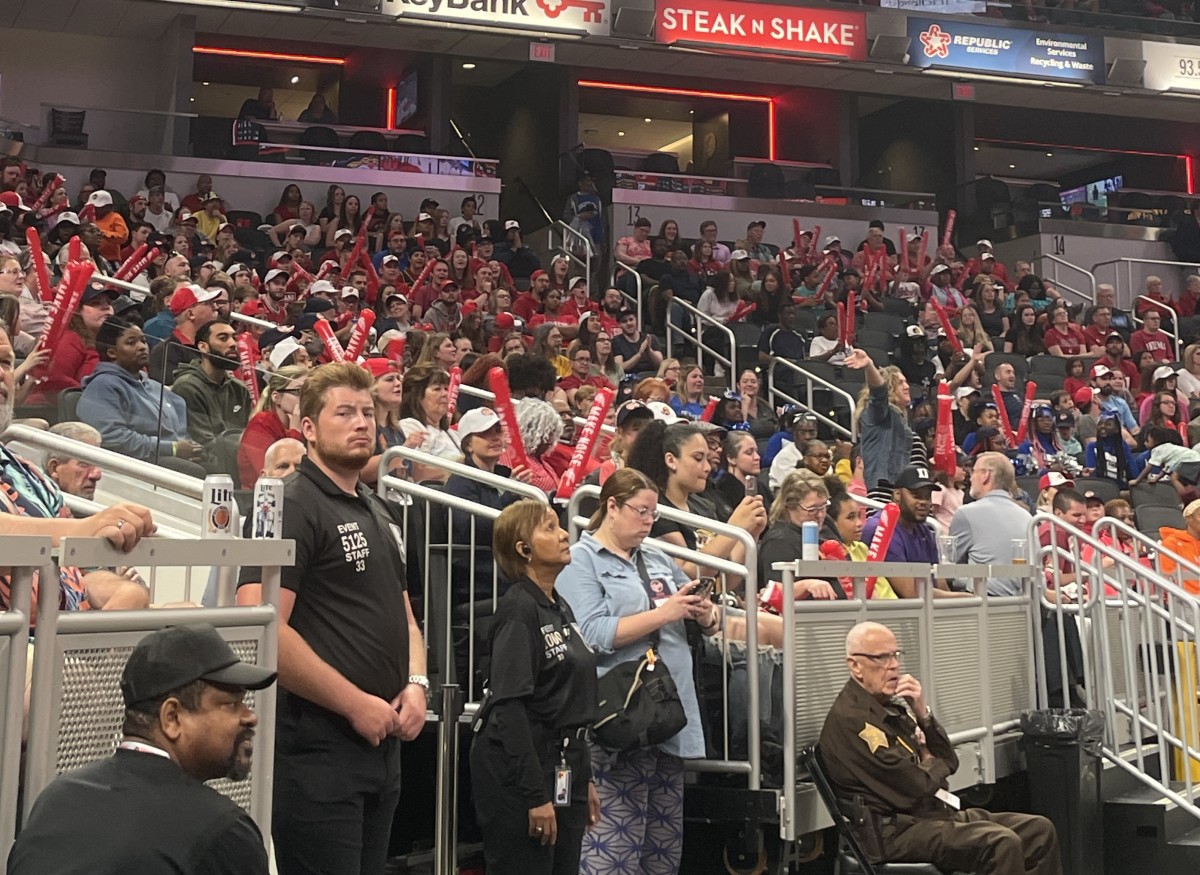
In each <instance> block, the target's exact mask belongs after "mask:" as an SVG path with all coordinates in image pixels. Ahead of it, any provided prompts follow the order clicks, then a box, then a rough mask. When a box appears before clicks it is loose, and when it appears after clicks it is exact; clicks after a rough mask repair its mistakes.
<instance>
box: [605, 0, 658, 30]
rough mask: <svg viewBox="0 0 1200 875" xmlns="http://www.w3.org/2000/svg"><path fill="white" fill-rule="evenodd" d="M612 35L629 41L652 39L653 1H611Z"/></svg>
mask: <svg viewBox="0 0 1200 875" xmlns="http://www.w3.org/2000/svg"><path fill="white" fill-rule="evenodd" d="M610 10H611V14H612V35H613V36H616V37H627V38H629V39H639V40H653V39H654V0H613V3H612V5H611V7H610Z"/></svg>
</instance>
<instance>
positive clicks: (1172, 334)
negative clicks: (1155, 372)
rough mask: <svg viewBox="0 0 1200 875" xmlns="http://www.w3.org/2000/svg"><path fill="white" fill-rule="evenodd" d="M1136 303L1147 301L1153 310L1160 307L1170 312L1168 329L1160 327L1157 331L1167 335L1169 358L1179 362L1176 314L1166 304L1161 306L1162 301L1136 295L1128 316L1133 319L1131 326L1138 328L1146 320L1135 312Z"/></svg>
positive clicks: (1177, 320) (1177, 319)
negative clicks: (1169, 344) (1168, 339)
mask: <svg viewBox="0 0 1200 875" xmlns="http://www.w3.org/2000/svg"><path fill="white" fill-rule="evenodd" d="M1138 301H1149V302H1150V303H1151V304H1153V305H1154V308H1155V309H1158V308H1160V307H1165V308H1166V309H1168V310H1171V312H1172V314H1173V315H1172V316H1171V327H1170V329H1167V328H1164V327H1162V326H1161V325H1160V326H1159V329H1158V330H1159V331H1161V332H1162V333H1163V334H1165V335H1167V337H1169V338H1171V352H1172V357H1171V358H1172V360H1173V361H1179V318H1178V314H1175V311H1174V310H1173V309H1172V308H1171V307H1169V306H1167V305H1166V304H1163V302H1162V301H1156V300H1154V299H1153V298H1151V297H1150V296H1149V295H1138V296H1137V297H1136V298H1134V299H1133V306H1132V307H1131V308H1130V313H1129V315H1130V318H1132V319H1133V324H1134V325H1137V326H1139V327H1140V326H1142V325H1143V324H1144V323H1145V321H1146V320H1145V318H1144V317H1143V316H1141V315H1140V314H1139V313H1138V311H1137V302H1138Z"/></svg>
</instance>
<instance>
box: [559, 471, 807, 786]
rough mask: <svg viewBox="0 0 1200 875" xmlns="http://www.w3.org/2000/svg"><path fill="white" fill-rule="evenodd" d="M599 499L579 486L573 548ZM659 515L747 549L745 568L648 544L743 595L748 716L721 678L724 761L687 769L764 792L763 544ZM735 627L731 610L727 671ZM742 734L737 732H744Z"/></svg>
mask: <svg viewBox="0 0 1200 875" xmlns="http://www.w3.org/2000/svg"><path fill="white" fill-rule="evenodd" d="M599 498H600V487H598V486H580V487H579V488H578V489H576V490H575V493H574V494H573V495H572V496H571V500H570V502H569V504H568V506H567V526H568V530H569V531H570V533H571V541H572V543H574V542H575V541H577V540H578V539H579V536H580V533H581V532H582V531H583V529H584V527H585V526H586V525H587V522H588V518H587V516H585V515H583V514H582V513H581V509H582V505H583V502H584V501H585V500H591V501H593V502H595V501H598V500H599ZM658 510H659V513H660V514H661V515H662V518H663V519H667V520H670V521H672V522H676V523H681V524H683V525H685V526H688V527H690V528H691V529H693V530H696V531H699V532H706V533H707V534H708V536H709V537H728V538H732V539H733V540H734V541H735V542H736V543H739V544H741V545H742V546H743V547H744V549H745V556H744V557H743V560H742V562H740V563H738V562H733V561H732V560H728V559H723V558H718V557H716V556H710V555H708V554H706V553H700V552H697V551H695V550H688V549H685V548H683V547H679V546H676V545H675V544H670V543H667V542H666V541H661V540H658V539H654V538H648V539H646V543H647V544H651V545H653V546H654V547H657V548H658V549H660V550H662V551H663V552H664V553H666V554H667V555H669V556H671V557H672V558H676V559H682V560H683V561H685V562H693V563H695V564H696V565H698V566H702V567H704V568H707V569H711V570H712V572H714V573H715V575H717V576H719V577H720V579H721V584H722V591H723V592H733V591H734V590H735V589H736V590H740V594H741V596H742V598H743V601H744V604H745V618H744V626H745V631H744V647H745V653H746V656H747V659H746V707H745V714H744V715H738V714H731V713H730V709H729V707H728V705H729V678H728V672H725V673H724V674H723V675H722V699H723V702H722V705H723V707H722V709H721V714H722V715H723V717H724V725H723V727H722V738H721V743H720V745H719V747H717V750H718V752H719V754H720V756H719V757H716V758H711V757H710V758H705V759H700V760H691V759H689V760H686V761H685V765H686V767H687V768H688V769H690V770H692V771H697V772H716V773H725V774H737V775H745V776H746V781H747V786H748V788H749V789H750V790H758V789H760V788H761V787H762V763H761V750H760V746H761V745H760V739H761V734H762V730H761V726H760V724H759V712H760V707H759V705H760V697H761V693H760V690H759V666H758V660H757V654H758V652H759V622H760V619H761V618H762V617H763V616H764V615H762V614H760V613H759V610H758V588H759V582H760V581H759V580H758V541H757V540H756V539H755V538H754V537H753V536H752V535H751V534H750V533H749V532H747V531H746V530H744V529H739V528H737V527H736V526H731V525H729V524H728V523H721V522H718V521H716V520H711V519H708V518H707V517H702V516H697V515H695V514H691V513H685V512H684V511H680V510H676V509H675V508H673V507H666V506H664V505H662V504H660V505H659V507H658ZM735 578H736V580H735ZM739 621H740V618H739ZM732 625H734V624H733V618H732V616H731V612H730V610H728V609H726V610H725V611H723V612H722V617H721V630H720V633H719V634H720V636H721V640H720V643H719V646H720V648H721V656H722V664H723V665H724V666H728V665H729V663H730V653H731V647H734V646H740V644H741V642H740V641H731V640H730V636H729V635H728V634H727V633H728V632H730V630H731V626H732ZM785 689H790V688H785ZM785 698H786V696H785ZM742 716H744V718H745V721H746V726H745V739H746V742H745V744H746V753H745V758H744V759H742V758H740V757H739V756H736V755H735V753H734V751H733V743H732V735H733V726H732V721H733V720H735V719H738V718H739V717H742ZM740 728H741V727H738V729H739V730H740Z"/></svg>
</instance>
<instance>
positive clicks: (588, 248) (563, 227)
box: [534, 198, 596, 283]
mask: <svg viewBox="0 0 1200 875" xmlns="http://www.w3.org/2000/svg"><path fill="white" fill-rule="evenodd" d="M534 200H535V201H536V200H537V199H536V198H534ZM537 205H538V208H539V209H541V210H542V212H543V213H545V215H546V216H547V217H549V215H550V214H549V213H546V211H545V208H544V207H542V204H541V201H537ZM546 230H547V232H548V233H549V245H550V249H552V250H553V249H559V250H561V251H562V252H563V253H564V254H565V255H566V256H567V258H569V259H571V261H573V262H575V263H576V264H579V265H582V266H583V275H584V278H585V279H587V281H588V282H589V283H590V282H591V281H592V259H593V258H594V257H595V254H596V253H595V247H594V246H593V245H592V240H591V238H590V237H588V236H587V235H586V234H583V233H581V232H579V231H576V230H575V229H574V228H572V227H571V226H570V225H568V224H567V223H566V222H564V221H563V220H562V219H558V220H555V221H552V222H551V223H550V226H549V227H548V228H547V229H546ZM555 231H558V232H559V233H560V234H561V235H562V246H555V244H554V233H555ZM568 236H570V237H574V238H575V239H576V240H579V241H580V242H581V243H583V251H584V253H585V254H586V256H587V257H586V258H584V259H580V258H579V257H578V256H577V255H575V254H574V253H573V252H572V251H571V247H570V246H568V245H567V237H568Z"/></svg>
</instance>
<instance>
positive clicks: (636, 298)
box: [608, 258, 642, 331]
mask: <svg viewBox="0 0 1200 875" xmlns="http://www.w3.org/2000/svg"><path fill="white" fill-rule="evenodd" d="M622 268H624V270H625V273H626V274H627V275H628V276H631V277H633V282H634V284H635V286H636V289H637V291H636V292H635V293H634V294H632V295H631V294H629V293H628V292H626V291H625V290H624V289H622V288H621V287H620V286H618V285H617V273H618V271H620V270H621V269H622ZM608 286H609V288H613V289H617V291H619V292H620V293H621V297H622V298H623V299H624V300H625V303H626V304H628V305H629V309H630V310H632V311H633V312H634V313H636V314H637V325H638V331H641V330H642V275H641V274H640V273H638V272H637V271H636V270H634V269H633V268H632V267H628V266H626V265H623V264H620V263H619V262H618V261H617V260H616V258H614V259H613V263H612V270H610V271H609V273H608Z"/></svg>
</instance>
